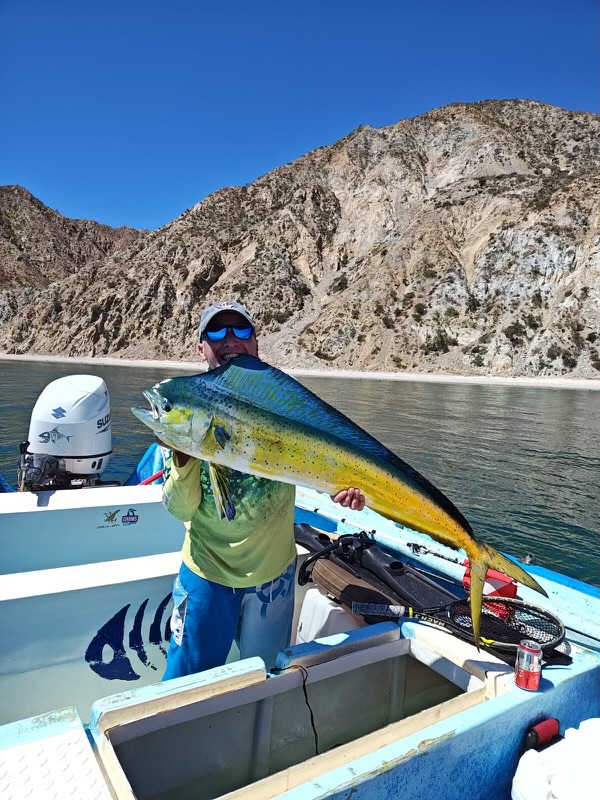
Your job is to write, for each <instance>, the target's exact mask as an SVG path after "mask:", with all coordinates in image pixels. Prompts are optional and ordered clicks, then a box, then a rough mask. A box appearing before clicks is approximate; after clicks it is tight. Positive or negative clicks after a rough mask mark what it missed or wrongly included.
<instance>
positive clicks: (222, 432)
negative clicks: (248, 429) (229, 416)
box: [203, 417, 231, 450]
mask: <svg viewBox="0 0 600 800" xmlns="http://www.w3.org/2000/svg"><path fill="white" fill-rule="evenodd" d="M230 439H231V436H230V435H229V431H228V430H227V429H226V428H224V427H223V425H219V424H218V422H216V421H215V418H214V417H213V418H212V419H211V421H210V424H209V426H208V430H207V431H206V435H205V437H204V439H203V441H206V442H209V443H210V444H211V445H213V447H214V445H216V446H217V449H221V450H223V449H224V448H225V445H226V444H227V442H228V441H229V440H230Z"/></svg>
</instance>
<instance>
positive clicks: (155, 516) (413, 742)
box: [0, 486, 600, 800]
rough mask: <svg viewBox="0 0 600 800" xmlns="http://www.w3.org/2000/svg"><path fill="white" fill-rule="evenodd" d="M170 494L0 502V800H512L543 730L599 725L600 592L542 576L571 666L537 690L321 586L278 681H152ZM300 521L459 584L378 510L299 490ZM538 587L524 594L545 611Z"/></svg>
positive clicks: (442, 634) (552, 671) (107, 492)
mask: <svg viewBox="0 0 600 800" xmlns="http://www.w3.org/2000/svg"><path fill="white" fill-rule="evenodd" d="M160 493H161V488H160V486H133V487H107V488H96V489H89V490H81V491H65V492H38V493H14V494H7V495H4V496H2V502H1V503H0V530H1V531H2V551H3V554H4V557H3V559H2V563H3V569H4V574H3V575H2V577H1V578H0V600H1V606H0V624H1V626H2V627H1V631H0V635H1V637H2V642H3V655H2V658H1V660H0V673H1V674H0V692H1V696H2V710H1V713H2V720H1V721H2V722H3V723H4V724H3V726H2V727H0V745H1V749H0V761H1V762H2V774H3V776H4V777H3V778H2V779H1V780H3V781H4V784H3V789H2V792H1V795H2V797H19V796H22V795H21V794H19V791H21V789H22V788H23V786H25V785H30V786H31V785H36V786H37V785H38V783H39V782H40V781H41V783H39V786H40V787H42V786H43V785H46V784H44V780H46V782H47V785H48V787H50V788H49V789H48V794H44V791H45V790H44V789H40V788H38V789H37V790H36V791H37V794H34V795H33V796H36V797H46V796H47V797H51V796H58V797H62V796H65V797H66V796H68V795H67V794H61V788H60V787H61V785H62V783H61V782H62V781H63V780H64V781H67V783H68V784H70V785H72V786H78V787H79V788H78V789H77V791H76V792H75V794H74V795H72V796H76V797H92V796H94V797H95V796H97V797H103V796H105V797H118V798H137V800H141V799H142V798H155V797H156V798H187V797H194V798H209V797H210V798H216V797H224V796H227V797H240V798H242V797H248V798H250V797H252V798H257V797H262V798H267V797H269V798H270V797H286V798H289V800H292V798H296V797H298V798H300V797H301V798H317V797H345V796H348V793H349V792H350V791H351V790H352V791H353V796H356V797H359V798H363V797H364V798H371V797H387V796H390V797H392V796H396V795H399V794H400V792H402V793H404V792H408V794H409V796H411V797H431V796H436V797H448V798H454V797H459V796H462V797H465V796H468V797H471V798H478V797H481V798H483V797H489V796H490V786H493V787H494V793H493V795H492V796H495V797H507V796H508V792H509V790H510V783H511V779H512V776H513V775H514V773H515V771H516V768H517V764H518V760H519V756H520V754H521V748H522V745H523V741H524V737H525V735H526V733H527V731H528V730H529V729H530V728H531V727H532V726H533V725H535V724H536V723H538V722H539V721H540V720H541V719H543V718H546V717H553V718H556V719H558V720H559V723H560V728H561V731H563V732H564V730H565V729H567V728H577V727H578V726H579V724H580V723H581V722H582V721H583V720H586V719H589V718H593V717H597V716H600V709H599V681H598V677H599V668H600V655H599V652H598V646H599V644H598V640H599V630H598V627H599V620H600V613H599V612H600V601H599V598H598V591H597V590H595V589H594V588H593V587H590V586H587V585H585V584H581V583H579V582H577V581H574V580H572V579H569V578H567V577H566V576H562V575H560V574H557V573H553V572H550V571H547V570H544V569H541V568H533V571H534V572H535V574H536V577H537V578H538V580H539V581H540V582H541V583H542V585H543V586H544V588H545V589H546V591H547V592H548V595H549V597H548V600H547V601H545V602H546V605H547V607H548V608H549V609H550V610H551V611H553V612H554V613H556V614H557V615H558V616H559V617H560V618H561V619H562V620H563V622H564V623H565V625H566V626H567V641H568V643H569V648H570V657H571V659H572V661H571V663H569V664H560V665H556V666H552V665H550V666H545V667H544V670H543V673H542V681H541V685H540V689H539V690H538V691H536V692H529V691H524V690H523V689H520V688H518V687H517V686H516V685H515V681H514V675H513V669H512V666H510V665H509V664H507V663H505V661H503V660H502V659H501V658H499V657H498V656H497V655H494V654H493V653H491V652H489V651H486V650H483V649H482V650H480V651H478V650H477V649H476V648H475V646H474V645H473V644H469V643H467V642H465V641H462V640H461V639H459V638H457V637H456V636H454V635H452V634H450V633H448V632H446V631H445V630H443V629H441V628H440V627H437V626H435V625H432V624H430V623H427V622H420V621H415V620H410V619H408V618H402V619H400V620H399V621H390V622H382V623H377V624H373V625H367V624H366V623H365V621H364V619H363V618H362V617H359V616H356V615H354V614H352V612H351V610H350V609H349V608H347V607H344V606H342V605H340V604H339V603H338V602H336V601H334V600H332V599H331V598H330V597H328V596H327V593H326V592H325V591H324V590H323V589H322V588H320V587H318V586H315V585H314V584H307V586H305V587H302V588H301V589H299V591H298V597H297V606H298V608H297V622H296V631H298V629H299V631H300V634H299V635H298V634H297V642H296V644H295V645H293V646H292V647H291V648H290V649H289V650H288V651H285V652H284V653H282V654H280V657H279V660H278V667H279V668H280V671H279V672H277V673H274V672H271V673H268V672H267V670H266V668H265V665H264V664H263V663H262V662H261V661H260V659H249V660H246V661H236V660H235V653H232V654H231V661H230V663H228V664H227V665H226V666H224V667H222V668H219V669H215V670H209V671H207V672H205V673H200V674H198V675H194V676H191V677H188V678H182V679H177V680H174V681H168V682H165V683H160V676H161V674H162V669H163V667H164V661H165V649H166V648H165V645H166V634H167V630H166V628H167V621H168V619H169V614H170V607H169V603H170V589H171V584H172V580H173V577H174V575H175V573H176V571H177V569H178V566H179V561H180V557H179V548H180V545H181V539H182V530H181V526H180V524H179V523H176V521H175V520H173V518H172V517H171V516H170V515H169V514H168V513H167V512H166V511H165V510H164V508H163V506H162V503H161V500H160ZM342 517H343V518H342ZM297 518H298V522H299V523H304V524H305V523H307V522H308V523H310V524H311V525H312V526H313V527H314V528H317V529H321V530H323V531H324V532H326V533H327V532H328V534H329V535H335V534H338V535H339V534H344V533H349V532H351V531H354V532H356V531H357V530H367V531H369V532H372V536H373V538H374V539H375V540H376V541H377V542H378V543H379V544H381V545H382V546H384V547H385V548H386V549H388V550H389V552H392V553H394V554H396V555H397V557H398V558H399V559H401V560H402V561H403V562H405V563H410V564H412V565H414V566H416V567H419V568H420V569H423V570H425V571H426V572H427V573H430V574H435V575H437V576H442V577H444V578H446V579H447V580H448V581H449V582H450V583H449V584H448V585H456V586H460V584H461V581H462V577H463V575H464V567H463V566H462V564H461V563H457V562H460V560H461V559H460V558H458V559H457V557H456V554H455V552H453V551H448V550H446V549H445V548H444V547H443V546H441V545H438V544H436V543H434V542H432V541H431V540H430V539H429V538H428V537H426V536H422V535H420V534H416V533H414V532H410V531H407V530H404V529H401V528H399V527H398V526H397V525H395V524H393V523H390V522H389V521H386V520H384V519H382V518H380V517H378V516H377V515H376V514H374V513H373V512H371V511H368V510H366V511H363V512H352V511H347V510H345V509H340V508H339V507H338V506H336V505H335V504H333V503H332V502H331V501H330V500H329V498H328V497H326V496H323V495H319V494H317V493H315V492H312V491H309V490H298V493H297ZM301 550H302V549H301ZM415 551H416V552H415ZM419 551H422V552H419ZM306 556H307V552H306V551H305V550H304V551H303V552H301V553H300V558H301V559H302V558H306ZM440 556H442V557H440ZM447 559H452V560H447ZM531 594H532V593H530V591H529V590H527V589H521V588H520V589H519V595H520V596H521V597H522V598H523V599H525V600H527V601H530V602H535V603H538V604H539V601H538V598H537V597H535V598H534V597H532V596H531ZM295 667H298V668H295ZM300 668H301V669H300ZM304 681H305V688H306V691H307V696H308V701H309V704H310V710H312V714H313V716H314V726H315V728H314V730H313V727H312V725H311V715H310V710H309V707H308V705H307V704H306V699H305V697H304V693H303V683H304ZM317 749H318V753H317V752H316V750H317ZM65 759H66V761H65ZM67 762H68V765H67V766H65V765H66V764H67ZM58 764H63V766H65V769H64V770H63V772H60V771H59V769H58V766H57V765H58ZM48 765H51V766H50V767H49V766H48ZM44 769H45V770H46V771H45V772H44ZM42 772H44V775H45V776H46V778H43V776H42ZM32 782H33V783H32ZM65 785H67V784H65ZM90 786H93V788H90ZM432 786H436V787H437V788H436V790H435V792H434V793H432V789H431V787H432ZM0 788H2V787H0ZM52 791H54V792H55V794H54V795H53V794H51V792H52ZM64 791H66V790H64ZM93 792H95V794H94V793H93ZM69 796H70V795H69Z"/></svg>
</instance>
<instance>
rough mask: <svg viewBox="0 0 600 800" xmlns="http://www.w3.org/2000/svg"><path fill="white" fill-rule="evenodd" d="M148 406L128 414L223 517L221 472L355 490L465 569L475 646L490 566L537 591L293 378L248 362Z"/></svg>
mask: <svg viewBox="0 0 600 800" xmlns="http://www.w3.org/2000/svg"><path fill="white" fill-rule="evenodd" d="M144 396H145V397H146V399H147V400H148V401H149V403H150V406H151V410H150V411H148V410H146V409H143V408H139V407H132V411H133V413H134V414H135V415H136V417H138V419H140V420H141V421H142V422H143V423H144V424H145V425H147V426H148V427H149V428H151V429H152V430H153V431H154V433H155V434H156V435H157V437H158V438H159V439H161V440H162V441H163V442H164V443H165V444H167V445H169V446H170V447H172V448H173V449H175V450H180V451H181V452H183V453H187V454H188V455H190V456H193V457H195V458H198V459H201V460H203V461H207V462H208V463H209V474H210V480H211V486H212V489H213V494H214V497H215V503H216V506H217V509H218V510H219V513H220V515H221V517H222V518H224V517H226V518H227V519H228V520H229V521H231V520H232V519H233V518H234V516H235V508H234V505H233V502H232V499H231V496H230V493H229V478H228V475H229V470H231V469H233V470H237V471H239V472H244V473H250V474H252V475H258V476H260V477H263V478H271V479H273V480H277V481H282V482H284V483H292V484H296V485H299V486H307V487H310V488H312V489H316V490H317V491H320V492H327V493H328V494H330V495H335V494H336V493H337V492H339V491H341V490H343V489H347V488H348V487H349V486H357V487H359V488H360V490H361V491H362V493H363V494H364V496H365V500H366V505H367V506H368V507H369V508H372V509H373V510H374V511H376V512H378V513H379V514H382V515H383V516H385V517H387V518H389V519H391V520H394V521H395V522H398V523H400V524H402V525H405V526H406V527H408V528H412V529H413V530H417V531H421V532H422V533H425V534H427V535H429V536H430V537H432V538H433V539H435V540H436V541H438V542H441V543H442V544H444V545H447V546H449V547H451V548H453V549H463V550H464V551H465V552H466V554H467V556H468V558H469V561H470V563H471V592H470V603H471V619H472V622H473V633H474V637H475V642H476V643H477V645H478V646H479V627H480V618H481V603H482V596H483V585H484V581H485V578H486V575H487V571H488V569H496V570H500V571H501V572H504V573H505V574H506V575H508V576H510V577H512V578H514V579H515V580H517V581H520V582H521V583H523V584H524V585H525V586H529V587H530V588H532V589H535V590H536V591H538V592H541V593H542V594H544V595H545V594H546V592H545V591H544V589H543V588H542V587H541V586H540V585H539V584H538V583H537V581H535V580H534V579H533V578H532V577H531V576H530V575H529V574H528V573H527V572H525V570H523V569H522V568H521V567H520V566H518V564H515V563H514V562H513V561H511V560H510V559H508V558H506V557H505V556H503V555H502V554H501V553H499V552H498V551H497V550H495V549H494V548H493V547H491V546H490V545H488V544H485V543H484V542H480V541H478V540H477V539H476V538H475V536H474V535H473V531H472V528H471V526H470V524H469V523H468V521H467V520H466V519H465V517H464V516H463V515H462V514H461V512H460V511H459V510H458V509H457V508H456V507H455V506H454V505H453V504H452V503H451V501H450V500H448V498H447V497H446V496H445V495H444V494H442V492H441V491H440V490H439V489H437V488H436V487H435V486H434V485H433V484H432V483H430V482H429V481H428V480H427V479H426V478H424V477H423V476H422V475H421V474H420V473H419V472H417V471H416V470H415V469H413V468H412V467H411V466H410V465H409V464H407V463H406V462H405V461H402V460H401V459H400V458H399V457H398V456H396V455H395V454H394V453H393V452H392V451H391V450H388V449H387V448H386V447H385V446H384V445H383V444H381V443H380V442H379V441H377V439H375V438H373V437H372V436H371V435H370V434H368V433H366V432H365V431H364V430H363V429H362V428H360V427H359V426H358V425H356V424H355V423H354V422H352V421H351V420H350V419H348V418H347V417H345V416H344V415H343V414H342V413H341V412H339V411H337V410H336V409H335V408H333V407H332V406H330V405H328V404H327V403H325V402H324V401H323V400H321V399H320V398H319V397H317V395H315V394H313V393H312V392H311V391H309V390H308V389H306V388H305V387H304V386H302V384H300V383H299V382H298V381H296V380H294V379H293V378H291V377H290V376H288V375H286V374H285V373H284V372H281V371H280V370H278V369H275V368H274V367H271V366H269V365H268V364H266V363H265V362H263V361H260V360H259V359H258V358H254V357H253V356H239V357H237V358H235V359H232V360H231V361H229V362H228V363H227V364H225V365H223V366H221V367H218V368H217V369H214V370H210V371H209V372H205V373H201V374H199V375H190V376H183V377H177V378H170V379H167V380H164V381H162V382H161V383H157V384H155V385H154V386H153V387H152V388H150V389H148V390H146V391H145V392H144Z"/></svg>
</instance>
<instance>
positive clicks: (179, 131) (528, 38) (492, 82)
mask: <svg viewBox="0 0 600 800" xmlns="http://www.w3.org/2000/svg"><path fill="white" fill-rule="evenodd" d="M598 25H599V13H598V2H597V0H560V2H559V1H558V0H504V2H503V0H499V1H498V2H494V3H492V2H485V0H479V1H478V2H474V1H472V0H464V2H460V0H455V2H449V0H447V2H442V1H441V0H421V2H418V0H411V2H408V0H406V1H405V0H395V2H394V1H393V0H362V2H356V1H355V0H330V2H327V0H320V1H317V0H301V1H298V2H296V0H278V1H276V0H254V1H253V0H246V2H242V1H241V0H231V1H230V2H228V1H227V0H222V2H220V3H219V2H210V3H209V2H204V0H195V2H194V1H193V0H118V1H117V0H102V1H101V2H100V0H96V1H95V2H93V0H76V1H74V0H0V32H1V39H0V40H1V41H2V46H1V48H0V109H1V111H2V117H3V122H2V124H1V125H0V184H12V183H18V184H20V185H21V186H24V187H25V188H27V189H29V191H31V192H32V193H33V194H34V195H35V196H36V197H38V198H39V199H40V200H41V201H42V202H43V203H45V204H46V205H48V206H50V207H51V208H55V209H57V210H58V211H60V213H61V214H64V215H65V216H67V217H74V218H79V217H83V218H87V219H94V220H97V221H99V222H103V223H106V224H108V225H113V226H118V225H131V226H133V227H137V228H142V227H146V228H151V229H154V228H157V227H160V226H161V225H164V224H166V223H167V222H170V221H171V220H172V219H174V218H175V217H176V216H178V215H179V214H181V213H182V212H183V211H184V210H185V209H186V208H189V207H190V206H192V205H194V203H197V202H198V201H200V200H201V199H202V198H204V197H205V196H206V195H207V194H210V193H211V192H213V191H215V190H217V189H219V188H221V187H223V186H232V185H240V184H245V183H250V182H251V181H252V180H254V179H255V178H257V177H258V176H260V175H263V174H265V173H266V172H269V171H270V170H271V169H274V168H275V167H277V166H279V165H280V164H284V163H286V162H288V161H292V160H293V159H295V158H297V157H299V156H301V155H302V154H303V153H306V152H308V151H309V150H313V149H314V148H316V147H320V146H322V145H327V144H331V143H332V142H335V141H336V140H338V139H340V138H342V137H343V136H345V135H346V134H348V133H349V132H350V131H352V130H354V129H355V128H357V127H358V126H359V125H365V124H367V125H372V126H374V127H381V126H384V125H390V124H392V123H394V122H397V121H398V120H400V119H403V118H407V117H413V116H416V115H418V114H422V113H424V112H426V111H429V110H430V109H432V108H437V107H439V106H442V105H446V104H448V103H452V102H457V101H463V102H471V101H476V100H483V99H489V98H527V99H534V100H540V101H542V102H545V103H552V104H555V105H558V106H562V107H564V108H567V109H573V110H587V111H595V112H597V111H598V90H599V85H598V71H599V38H598Z"/></svg>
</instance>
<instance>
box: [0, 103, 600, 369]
mask: <svg viewBox="0 0 600 800" xmlns="http://www.w3.org/2000/svg"><path fill="white" fill-rule="evenodd" d="M599 133H600V118H598V117H597V116H596V115H593V114H590V113H586V112H571V111H565V110H563V109H560V108H556V107H553V106H547V105H543V104H541V103H537V102H533V101H520V100H507V101H485V102H480V103H475V104H455V105H451V106H446V107H444V108H441V109H438V110H434V111H431V112H429V113H427V114H424V115H422V116H420V117H416V118H414V119H408V120H402V121H400V122H398V123H397V124H395V125H392V126H390V127H387V128H381V129H374V128H370V127H366V126H365V127H361V128H359V129H358V130H356V131H354V132H353V133H351V134H350V135H349V136H347V137H346V138H345V139H342V140H341V141H339V142H336V143H335V144H333V145H331V146H328V147H323V148H320V149H318V150H316V151H314V152H311V153H308V154H307V155H305V156H303V157H302V158H300V159H298V160H297V161H294V162H293V163H291V164H287V165H285V166H282V167H279V168H277V169H275V170H274V171H273V172H271V173H269V174H268V175H265V176H263V177H261V178H259V179H258V180H256V181H255V182H254V183H252V184H250V185H248V186H243V187H235V188H225V189H222V190H220V191H218V192H216V193H214V194H212V195H210V196H209V197H207V198H206V199H204V200H203V201H202V202H200V203H198V204H197V205H196V206H194V207H193V208H191V209H189V210H188V211H186V212H185V213H184V214H182V215H181V216H180V217H179V218H177V219H175V220H174V221H173V222H171V223H170V224H168V225H166V226H165V227H163V228H160V229H159V230H157V231H153V232H137V233H136V232H133V231H131V230H128V229H120V230H119V231H111V230H110V229H107V228H105V227H104V226H99V225H96V224H95V223H88V222H83V221H81V220H79V221H72V220H67V219H65V218H63V217H61V216H60V215H59V214H57V213H56V212H51V211H50V210H49V209H45V208H44V206H42V205H41V204H40V203H39V202H38V201H36V200H35V199H34V198H32V197H31V195H29V194H28V193H27V192H25V191H24V190H23V189H20V188H19V187H5V188H4V189H3V190H2V192H3V193H4V194H0V257H1V263H2V266H1V268H0V269H1V270H2V272H0V281H1V283H0V290H4V291H3V292H2V293H1V294H0V350H1V351H3V352H5V353H50V354H68V355H72V356H76V355H95V356H100V355H111V356H117V357H126V358H148V359H152V358H159V359H181V360H187V359H189V358H190V357H191V355H192V354H193V352H194V346H195V338H196V330H195V329H196V325H197V320H198V315H199V311H200V309H201V307H202V306H203V305H204V304H205V303H206V302H207V301H210V300H213V299H217V298H234V299H239V300H241V301H242V302H244V303H245V304H246V305H247V306H248V307H249V308H250V309H251V311H252V312H253V313H254V314H255V315H256V318H257V320H258V322H259V327H260V346H261V355H262V356H263V358H265V359H266V360H268V361H270V362H271V363H273V364H277V365H280V366H289V367H291V366H297V367H321V368H327V367H335V368H338V369H361V370H405V371H420V372H450V373H455V374H497V375H514V376H516V375H537V376H549V375H568V376H571V377H587V378H596V379H597V378H598V377H600V375H599V371H600V354H599V350H598V334H599V325H600V302H599V301H600V297H599V295H600V254H599V237H598V230H599V225H598V223H599V219H600V208H599V203H598V198H599V196H600V195H599V192H598V189H599V184H600V178H599V165H600V154H599ZM7 197H8V198H10V200H7V199H6V198H7ZM24 266H26V267H27V269H24ZM17 271H18V272H19V274H20V277H19V278H18V282H19V283H18V284H17V278H16V272H17ZM49 281H52V282H51V283H49Z"/></svg>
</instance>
